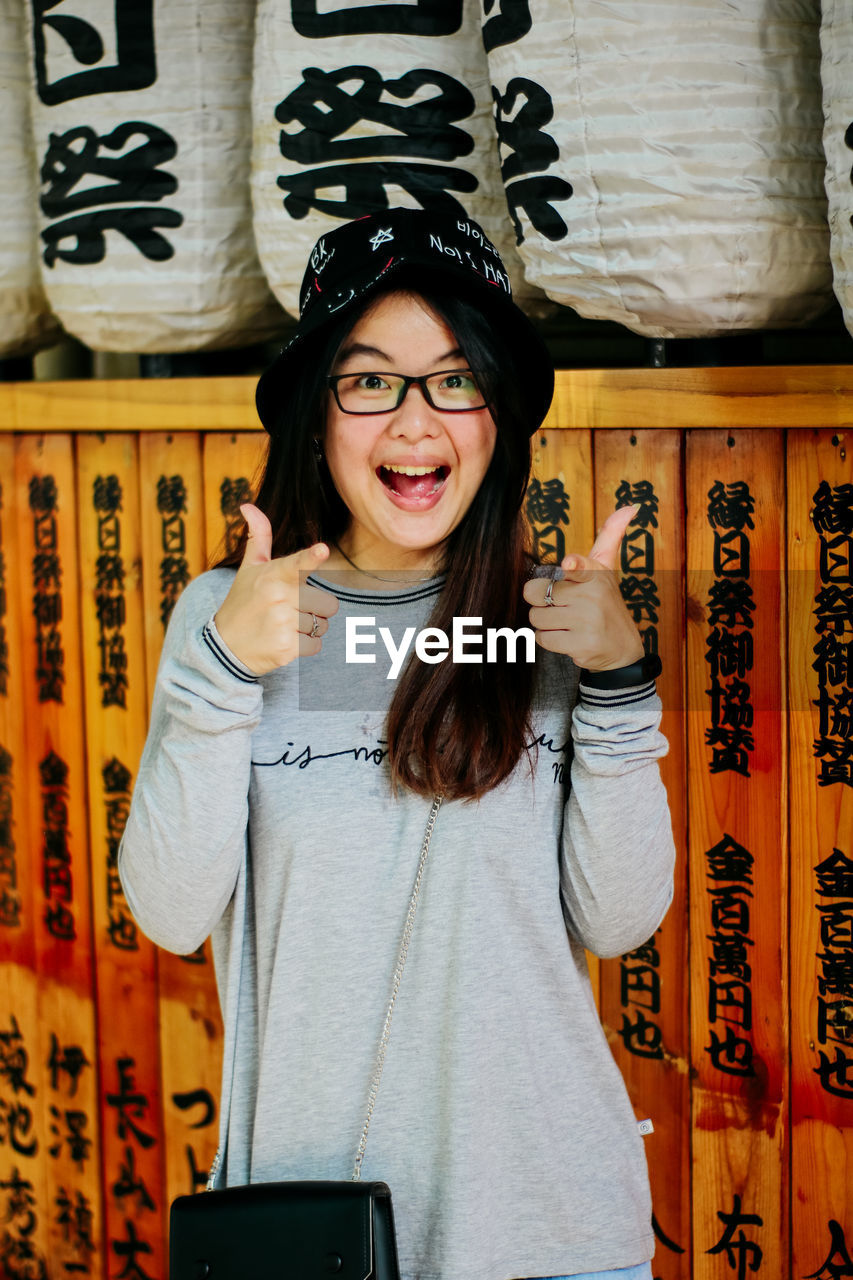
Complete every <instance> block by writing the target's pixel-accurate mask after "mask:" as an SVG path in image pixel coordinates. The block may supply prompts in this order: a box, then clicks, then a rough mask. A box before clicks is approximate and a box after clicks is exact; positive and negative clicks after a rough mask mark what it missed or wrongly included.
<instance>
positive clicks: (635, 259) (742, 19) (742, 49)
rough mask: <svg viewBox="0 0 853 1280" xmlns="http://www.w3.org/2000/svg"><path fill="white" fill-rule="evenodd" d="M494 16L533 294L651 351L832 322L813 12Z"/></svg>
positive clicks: (546, 10)
mask: <svg viewBox="0 0 853 1280" xmlns="http://www.w3.org/2000/svg"><path fill="white" fill-rule="evenodd" d="M483 7H484V22H483V39H484V43H485V47H486V49H487V53H488V60H489V69H490V73H491V79H492V84H493V94H494V101H495V105H496V114H497V127H498V136H499V140H500V146H501V159H502V172H503V179H504V184H505V186H506V193H507V199H508V202H509V206H510V211H511V213H512V216H513V218H514V221H515V224H516V230H517V233H518V235H519V237H520V242H519V252H520V254H521V256H522V258H523V260H524V264H525V270H526V274H527V278H528V280H529V281H530V282H531V283H533V284H537V285H539V286H540V287H541V288H543V289H544V290H545V291H546V293H547V294H548V296H549V297H550V298H552V299H554V300H555V301H556V302H560V303H565V304H567V305H569V306H571V307H573V308H574V309H575V310H576V311H578V312H580V314H581V315H584V316H588V317H591V318H593V319H600V320H614V321H617V322H619V323H621V324H623V325H626V326H627V327H628V328H630V329H633V330H634V331H635V332H637V333H641V334H645V335H647V336H649V337H694V336H708V335H713V334H721V333H725V332H726V331H730V330H738V329H753V328H776V327H779V328H781V327H786V326H798V325H802V324H804V323H806V322H808V321H809V320H810V319H812V318H813V317H814V316H816V315H819V314H820V313H821V312H822V311H824V310H825V309H826V308H827V306H828V305H829V303H830V302H831V282H830V271H829V263H828V261H827V241H828V229H827V225H826V204H825V196H824V191H823V164H824V162H823V152H822V148H821V130H822V124H823V120H822V114H821V89H820V80H819V68H818V50H817V31H816V25H815V24H816V21H817V19H816V17H814V15H813V14H812V12H811V9H809V10H808V11H805V10H804V6H803V5H802V4H801V3H800V0H780V3H779V4H775V5H773V6H772V10H771V11H758V10H756V8H755V6H752V5H748V4H745V3H742V0H735V2H734V3H730V4H726V5H723V4H719V5H715V4H702V5H699V6H697V5H689V6H686V5H684V4H683V3H682V2H681V0H661V2H660V3H656V4H654V5H643V6H642V7H638V6H637V5H635V4H631V3H630V2H626V3H615V4H614V3H611V2H609V0H586V2H585V3H583V4H580V3H577V2H576V0H521V2H519V3H515V4H512V5H509V4H507V3H504V4H503V6H502V7H500V9H497V8H496V7H495V6H494V5H493V4H492V3H491V0H484V6H483ZM848 231H849V228H848Z"/></svg>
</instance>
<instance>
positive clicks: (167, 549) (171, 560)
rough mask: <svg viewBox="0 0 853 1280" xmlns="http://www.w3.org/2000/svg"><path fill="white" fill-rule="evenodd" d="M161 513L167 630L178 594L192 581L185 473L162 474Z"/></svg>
mask: <svg viewBox="0 0 853 1280" xmlns="http://www.w3.org/2000/svg"><path fill="white" fill-rule="evenodd" d="M157 510H158V512H159V513H160V550H161V552H162V555H161V557H160V621H161V623H162V624H163V630H164V631H165V630H166V627H167V626H168V623H169V619H170V617H171V616H172V610H173V609H174V607H175V605H176V603H177V600H178V596H179V595H180V594H181V592H182V591H183V589H184V587H185V586H186V585H187V583H188V582H189V580H190V566H189V561H188V560H187V530H186V525H185V523H184V516H185V515H186V514H187V490H186V486H185V484H184V480H183V476H160V479H159V480H158V481H157Z"/></svg>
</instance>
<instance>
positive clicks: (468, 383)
mask: <svg viewBox="0 0 853 1280" xmlns="http://www.w3.org/2000/svg"><path fill="white" fill-rule="evenodd" d="M441 385H442V387H446V388H447V390H448V391H463V390H465V391H467V390H469V389H470V388H471V387H473V386H474V379H473V378H472V377H471V374H470V373H449V374H448V375H447V377H446V378H444V379H443V381H442V384H441Z"/></svg>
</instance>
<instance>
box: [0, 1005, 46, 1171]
mask: <svg viewBox="0 0 853 1280" xmlns="http://www.w3.org/2000/svg"><path fill="white" fill-rule="evenodd" d="M9 1024H10V1025H9V1029H8V1031H7V1030H5V1029H0V1084H2V1085H3V1086H4V1094H3V1096H2V1097H0V1146H6V1145H8V1146H9V1147H10V1148H11V1150H12V1151H14V1152H15V1154H16V1155H19V1156H26V1157H31V1156H34V1155H35V1154H36V1152H37V1151H38V1139H37V1138H36V1136H35V1134H34V1132H33V1130H34V1127H35V1126H34V1117H33V1109H32V1105H31V1104H32V1101H33V1099H34V1098H35V1095H36V1089H35V1085H34V1084H32V1083H31V1082H30V1081H29V1080H28V1079H27V1073H28V1071H29V1065H30V1055H29V1051H28V1050H27V1047H26V1045H25V1044H24V1037H23V1035H22V1034H21V1029H20V1027H19V1026H18V1020H17V1018H16V1017H15V1015H14V1014H13V1013H12V1014H10V1015H9Z"/></svg>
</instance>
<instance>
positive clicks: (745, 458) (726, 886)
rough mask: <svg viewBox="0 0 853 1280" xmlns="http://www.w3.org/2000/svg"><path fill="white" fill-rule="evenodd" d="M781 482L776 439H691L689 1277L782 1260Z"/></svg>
mask: <svg viewBox="0 0 853 1280" xmlns="http://www.w3.org/2000/svg"><path fill="white" fill-rule="evenodd" d="M783 483H784V474H783V466H782V439H781V433H778V432H775V433H774V432H767V431H762V432H755V431H745V430H743V431H742V430H740V429H739V428H735V427H733V428H732V429H731V430H730V431H726V432H720V433H712V432H702V433H699V434H696V435H693V436H690V437H689V438H688V441H687V473H686V488H687V492H686V502H687V574H688V578H687V589H688V604H687V623H688V632H687V644H688V648H687V662H688V735H689V736H688V744H689V746H688V779H689V806H690V810H689V812H690V822H689V838H690V875H691V878H690V922H691V926H690V934H691V965H690V968H691V986H692V991H691V1041H692V1068H693V1072H694V1076H695V1080H694V1088H693V1135H692V1152H693V1169H694V1178H693V1240H694V1254H693V1276H694V1277H695V1280H730V1277H731V1274H732V1265H731V1260H732V1259H734V1260H735V1263H736V1265H737V1266H740V1267H745V1266H748V1267H749V1270H750V1272H751V1271H755V1270H757V1269H758V1267H759V1266H760V1267H761V1268H762V1271H763V1273H764V1274H766V1275H768V1276H777V1275H784V1274H785V1272H786V1271H787V1266H788V1253H787V1249H788V1206H787V1195H788V1169H787V1160H788V1146H787V1142H786V1134H785V1109H784V1103H785V1098H786V1089H787V1080H786V1064H787V1017H786V1009H785V986H784V981H785V976H786V975H785V973H784V967H783V941H784V938H785V936H786V928H787V921H786V914H785V904H786V901H787V885H786V874H785V871H786V861H785V856H784V854H785V847H786V835H787V832H786V822H785V807H784V802H785V778H784V767H783V762H784V746H785V735H784V715H783V712H784V697H783V694H784V689H783V684H782V676H783V671H784V664H783V655H784V648H785V636H784V627H783V624H782V619H783V617H784V594H783V589H782V588H783V578H782V569H783V526H782V520H781V510H780V501H779V500H780V496H781V494H782V492H783ZM751 502H754V514H751V507H750V503H751ZM753 526H754V527H753ZM750 619H751V621H752V626H751V627H750V626H748V625H747V624H748V623H749V621H750ZM749 637H751V641H750V640H749ZM750 645H751V650H752V655H754V656H751V655H750ZM738 682H740V689H739V687H738ZM748 708H751V709H752V714H753V715H754V722H753V723H751V722H750V712H749V710H748ZM709 738H710V741H709ZM751 738H754V747H753V746H752V745H751V743H750V739H751ZM742 1274H744V1275H746V1274H747V1271H743V1272H742Z"/></svg>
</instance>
